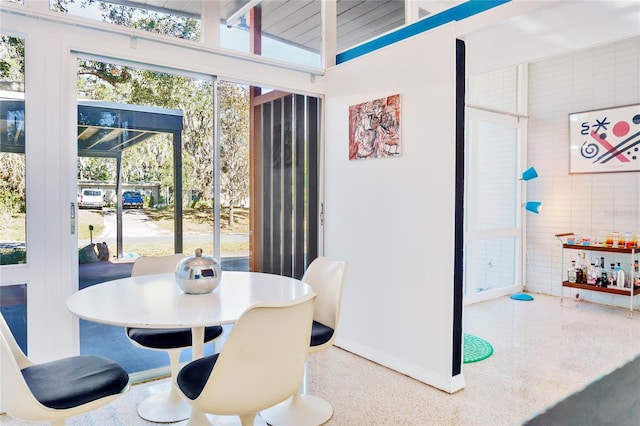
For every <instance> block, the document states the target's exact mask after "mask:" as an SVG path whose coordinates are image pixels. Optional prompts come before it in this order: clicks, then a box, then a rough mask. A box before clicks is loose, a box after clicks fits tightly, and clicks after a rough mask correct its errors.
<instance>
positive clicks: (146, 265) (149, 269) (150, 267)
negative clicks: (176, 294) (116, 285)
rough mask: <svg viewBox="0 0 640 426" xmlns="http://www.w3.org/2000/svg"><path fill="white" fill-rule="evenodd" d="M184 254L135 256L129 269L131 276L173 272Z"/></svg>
mask: <svg viewBox="0 0 640 426" xmlns="http://www.w3.org/2000/svg"><path fill="white" fill-rule="evenodd" d="M184 257H185V256H184V254H182V253H177V254H170V255H166V256H140V257H137V258H136V260H135V262H134V263H133V268H132V269H131V276H132V277H137V276H139V275H151V274H164V273H168V272H175V271H176V266H178V263H179V262H180V261H181V260H182V259H184Z"/></svg>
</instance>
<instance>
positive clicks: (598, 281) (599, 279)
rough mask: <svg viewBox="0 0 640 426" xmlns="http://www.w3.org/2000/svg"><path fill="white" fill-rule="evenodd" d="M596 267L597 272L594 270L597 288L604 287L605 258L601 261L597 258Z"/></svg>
mask: <svg viewBox="0 0 640 426" xmlns="http://www.w3.org/2000/svg"><path fill="white" fill-rule="evenodd" d="M596 262H597V263H596V266H595V270H594V275H595V276H596V283H595V284H596V285H597V286H601V285H602V271H603V267H602V265H604V257H601V258H600V260H598V258H596Z"/></svg>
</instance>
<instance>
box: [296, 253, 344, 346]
mask: <svg viewBox="0 0 640 426" xmlns="http://www.w3.org/2000/svg"><path fill="white" fill-rule="evenodd" d="M346 268H347V263H346V262H344V261H338V260H331V259H329V258H327V257H318V258H316V259H315V260H314V261H313V262H311V264H310V265H309V267H308V268H307V270H306V272H305V273H304V276H303V277H302V281H304V282H305V283H307V284H309V286H311V288H312V289H313V292H314V293H315V294H316V295H317V298H316V307H315V312H314V314H313V319H314V320H315V321H317V322H319V323H321V324H323V325H326V326H327V327H331V328H333V329H334V330H335V329H336V326H337V325H338V320H339V319H340V305H341V303H342V287H343V283H344V275H345V272H346ZM333 335H334V338H335V333H334V334H333Z"/></svg>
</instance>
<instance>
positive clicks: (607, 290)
mask: <svg viewBox="0 0 640 426" xmlns="http://www.w3.org/2000/svg"><path fill="white" fill-rule="evenodd" d="M562 286H563V287H571V288H579V289H582V290H589V291H597V292H600V293H610V294H618V295H620V296H631V291H630V289H621V288H612V287H598V286H595V285H593V284H578V283H572V282H569V281H563V282H562ZM638 294H640V287H638V286H635V287H634V288H633V295H634V296H637V295H638Z"/></svg>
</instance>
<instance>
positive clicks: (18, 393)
mask: <svg viewBox="0 0 640 426" xmlns="http://www.w3.org/2000/svg"><path fill="white" fill-rule="evenodd" d="M31 365H33V362H31V360H29V358H27V357H26V356H25V354H24V353H23V352H22V349H20V346H18V343H17V342H16V339H15V338H14V337H13V333H11V330H10V329H9V326H8V325H7V322H6V321H5V319H4V317H3V316H2V314H0V377H2V380H0V385H1V386H2V408H3V409H4V411H6V412H7V413H9V414H10V415H12V416H13V417H16V418H22V419H25V418H31V419H33V420H47V419H48V418H49V417H47V416H46V415H41V417H40V418H39V419H38V418H37V417H36V415H37V414H41V413H39V412H42V411H46V410H47V409H46V408H45V407H43V406H42V405H41V404H40V402H38V400H37V399H36V398H35V397H34V396H33V394H32V393H31V390H30V389H29V386H28V385H27V382H26V381H25V380H24V377H23V376H22V372H21V371H20V370H21V369H23V368H26V367H29V366H31Z"/></svg>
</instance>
